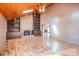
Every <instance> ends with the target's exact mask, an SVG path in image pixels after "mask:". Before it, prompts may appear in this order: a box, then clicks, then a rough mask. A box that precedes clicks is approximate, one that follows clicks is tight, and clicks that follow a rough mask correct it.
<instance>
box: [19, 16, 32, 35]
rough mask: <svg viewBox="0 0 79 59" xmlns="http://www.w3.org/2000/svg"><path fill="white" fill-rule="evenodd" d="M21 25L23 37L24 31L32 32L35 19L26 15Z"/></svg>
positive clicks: (22, 18)
mask: <svg viewBox="0 0 79 59" xmlns="http://www.w3.org/2000/svg"><path fill="white" fill-rule="evenodd" d="M20 23H21V24H20V25H21V28H20V29H21V35H22V36H23V32H24V30H32V27H33V17H32V15H26V16H24V17H21V20H20Z"/></svg>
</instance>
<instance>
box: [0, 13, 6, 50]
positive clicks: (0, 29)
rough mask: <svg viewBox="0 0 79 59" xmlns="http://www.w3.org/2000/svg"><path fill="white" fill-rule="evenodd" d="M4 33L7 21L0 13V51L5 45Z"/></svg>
mask: <svg viewBox="0 0 79 59" xmlns="http://www.w3.org/2000/svg"><path fill="white" fill-rule="evenodd" d="M6 32H7V21H6V20H5V18H4V16H3V15H2V14H1V13H0V49H2V48H3V47H4V46H5V43H6Z"/></svg>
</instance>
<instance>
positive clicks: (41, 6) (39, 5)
mask: <svg viewBox="0 0 79 59" xmlns="http://www.w3.org/2000/svg"><path fill="white" fill-rule="evenodd" d="M36 6H37V8H36V9H35V10H37V11H38V12H40V13H43V12H45V10H46V5H44V4H42V3H39V4H36ZM32 12H35V11H34V10H33V9H28V10H24V11H23V14H30V13H32Z"/></svg>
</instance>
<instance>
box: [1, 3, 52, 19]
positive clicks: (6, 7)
mask: <svg viewBox="0 0 79 59" xmlns="http://www.w3.org/2000/svg"><path fill="white" fill-rule="evenodd" d="M50 4H51V3H42V4H40V3H0V12H2V14H3V15H4V16H5V18H6V19H7V20H10V19H12V18H13V17H21V16H23V13H22V12H23V10H27V9H33V10H34V9H36V8H39V7H41V5H42V6H43V5H46V7H47V6H49V5H50Z"/></svg>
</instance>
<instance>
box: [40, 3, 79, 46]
mask: <svg viewBox="0 0 79 59" xmlns="http://www.w3.org/2000/svg"><path fill="white" fill-rule="evenodd" d="M46 23H50V24H52V26H53V25H55V26H56V28H57V31H58V34H57V36H56V37H58V36H60V37H61V38H60V39H63V40H65V41H68V42H71V43H74V44H78V45H79V4H53V5H52V6H50V7H49V8H48V9H47V11H46V13H44V14H42V15H41V25H42V24H46ZM51 29H52V28H51ZM51 32H52V33H51V35H52V36H54V32H53V29H52V30H51Z"/></svg>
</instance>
